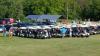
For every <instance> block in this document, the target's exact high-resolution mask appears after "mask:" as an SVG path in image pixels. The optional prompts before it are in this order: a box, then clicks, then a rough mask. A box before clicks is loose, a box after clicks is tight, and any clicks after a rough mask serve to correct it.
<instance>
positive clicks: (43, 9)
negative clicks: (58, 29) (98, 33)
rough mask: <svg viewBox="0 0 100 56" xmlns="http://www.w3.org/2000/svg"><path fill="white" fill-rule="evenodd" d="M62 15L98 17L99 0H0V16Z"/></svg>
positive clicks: (99, 15)
mask: <svg viewBox="0 0 100 56" xmlns="http://www.w3.org/2000/svg"><path fill="white" fill-rule="evenodd" d="M43 14H47V15H64V16H66V17H67V19H83V20H84V19H91V20H99V19H100V0H0V18H15V19H21V20H23V19H25V17H26V16H27V15H43Z"/></svg>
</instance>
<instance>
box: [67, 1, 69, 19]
mask: <svg viewBox="0 0 100 56" xmlns="http://www.w3.org/2000/svg"><path fill="white" fill-rule="evenodd" d="M68 18H69V6H68V1H67V20H68Z"/></svg>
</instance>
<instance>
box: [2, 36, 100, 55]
mask: <svg viewBox="0 0 100 56" xmlns="http://www.w3.org/2000/svg"><path fill="white" fill-rule="evenodd" d="M0 56H100V35H96V36H91V37H90V38H64V39H61V38H53V39H29V38H28V39H27V38H18V37H14V38H13V39H8V38H2V37H0Z"/></svg>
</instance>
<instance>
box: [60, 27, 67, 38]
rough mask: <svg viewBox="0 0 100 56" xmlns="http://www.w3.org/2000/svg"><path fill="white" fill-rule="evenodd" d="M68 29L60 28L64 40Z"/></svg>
mask: <svg viewBox="0 0 100 56" xmlns="http://www.w3.org/2000/svg"><path fill="white" fill-rule="evenodd" d="M66 31H67V29H66V28H65V27H62V28H60V32H61V36H62V38H64V37H65V35H66Z"/></svg>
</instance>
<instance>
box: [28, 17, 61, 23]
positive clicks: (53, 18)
mask: <svg viewBox="0 0 100 56" xmlns="http://www.w3.org/2000/svg"><path fill="white" fill-rule="evenodd" d="M60 17H61V15H28V16H27V17H26V18H28V19H30V20H37V21H40V20H43V19H47V20H50V21H51V22H56V21H57V19H59V18H60Z"/></svg>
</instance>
